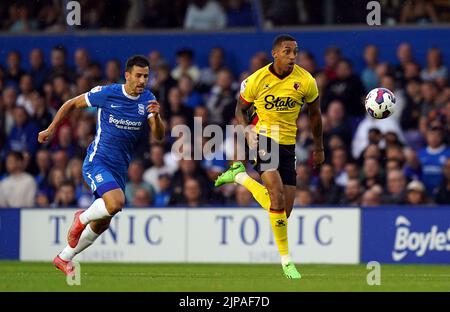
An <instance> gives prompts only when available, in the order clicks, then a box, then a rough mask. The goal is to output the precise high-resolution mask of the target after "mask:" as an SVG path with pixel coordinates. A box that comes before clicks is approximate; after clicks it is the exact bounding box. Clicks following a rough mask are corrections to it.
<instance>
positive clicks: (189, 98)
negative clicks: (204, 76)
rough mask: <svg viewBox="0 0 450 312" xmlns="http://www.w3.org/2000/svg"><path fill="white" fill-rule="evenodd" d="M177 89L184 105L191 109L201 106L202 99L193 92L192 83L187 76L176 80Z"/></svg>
mask: <svg viewBox="0 0 450 312" xmlns="http://www.w3.org/2000/svg"><path fill="white" fill-rule="evenodd" d="M178 88H179V89H180V91H181V94H182V97H183V104H184V105H186V106H187V107H190V108H192V109H195V108H196V107H198V106H200V105H203V99H202V97H201V95H200V94H199V93H198V92H197V91H195V88H194V81H193V80H192V78H191V77H190V76H189V75H187V74H185V75H182V76H181V77H180V79H179V80H178Z"/></svg>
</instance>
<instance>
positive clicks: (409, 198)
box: [406, 180, 428, 205]
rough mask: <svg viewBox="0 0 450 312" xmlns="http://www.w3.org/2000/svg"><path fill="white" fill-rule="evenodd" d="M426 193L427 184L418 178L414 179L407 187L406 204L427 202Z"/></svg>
mask: <svg viewBox="0 0 450 312" xmlns="http://www.w3.org/2000/svg"><path fill="white" fill-rule="evenodd" d="M427 202H428V201H427V198H426V195H425V186H424V185H423V183H422V182H420V181H418V180H413V181H411V182H409V183H408V186H407V187H406V204H408V205H424V204H427Z"/></svg>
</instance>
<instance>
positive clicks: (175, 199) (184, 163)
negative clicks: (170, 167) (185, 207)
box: [170, 159, 212, 204]
mask: <svg viewBox="0 0 450 312" xmlns="http://www.w3.org/2000/svg"><path fill="white" fill-rule="evenodd" d="M188 178H192V179H195V180H196V181H198V182H199V183H200V186H201V189H202V192H203V197H204V198H205V199H207V198H208V199H209V198H211V196H210V194H211V193H212V189H211V185H212V184H211V183H210V181H209V179H208V176H207V174H206V172H205V171H204V170H203V168H202V167H201V166H199V164H198V162H197V161H196V160H193V159H181V160H180V161H179V169H178V170H177V171H176V172H175V174H174V175H173V178H172V182H173V183H172V188H173V193H172V198H171V200H170V202H171V204H173V203H180V202H181V201H182V196H183V185H184V182H185V181H186V180H187V179H188Z"/></svg>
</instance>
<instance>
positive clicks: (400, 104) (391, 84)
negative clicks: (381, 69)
mask: <svg viewBox="0 0 450 312" xmlns="http://www.w3.org/2000/svg"><path fill="white" fill-rule="evenodd" d="M380 86H381V87H382V88H386V89H388V90H391V91H392V92H393V93H394V94H395V111H394V113H393V114H392V116H391V118H392V117H393V118H395V119H397V121H400V120H401V117H402V112H403V109H404V108H405V94H404V93H405V92H404V90H403V89H400V88H398V87H397V84H396V82H395V78H394V76H391V75H384V76H383V77H381V80H380Z"/></svg>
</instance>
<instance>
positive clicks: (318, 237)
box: [0, 206, 450, 264]
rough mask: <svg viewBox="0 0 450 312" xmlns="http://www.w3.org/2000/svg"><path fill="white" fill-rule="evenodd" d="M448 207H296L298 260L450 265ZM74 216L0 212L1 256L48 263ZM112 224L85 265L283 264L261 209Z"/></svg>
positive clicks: (136, 216) (129, 213)
mask: <svg viewBox="0 0 450 312" xmlns="http://www.w3.org/2000/svg"><path fill="white" fill-rule="evenodd" d="M449 208H450V207H449V206H441V207H438V208H431V207H414V208H412V207H398V206H397V207H395V206H394V207H391V206H383V207H370V208H361V209H360V208H309V209H305V208H302V209H297V210H296V211H295V212H294V213H293V214H292V215H291V217H290V227H289V231H290V233H289V237H290V246H291V251H292V254H293V258H294V260H295V261H297V262H299V263H348V264H355V263H360V262H361V263H367V262H369V261H379V262H381V263H441V264H450V223H449V220H450V210H449ZM72 215H73V210H71V209H57V210H55V209H41V208H40V209H2V210H0V259H20V260H30V261H50V260H51V259H52V257H53V256H54V254H56V253H57V252H58V251H60V249H62V247H63V246H64V244H65V234H66V232H67V229H68V227H69V226H70V222H71V220H72ZM113 220H114V221H113V222H112V227H111V229H110V230H109V231H108V232H105V234H104V235H103V236H102V238H101V239H100V240H99V241H98V242H96V244H95V245H93V246H92V247H91V248H89V249H87V250H86V252H84V253H83V254H81V255H80V256H79V257H80V258H78V259H79V260H80V261H104V262H174V263H175V262H194V263H200V262H210V263H276V262H278V257H279V256H278V254H277V252H276V248H275V246H274V243H273V238H272V234H271V231H270V229H269V222H267V215H266V213H265V212H264V211H263V210H262V209H258V208H232V207H231V208H198V209H193V208H154V209H153V208H152V209H126V210H124V211H123V212H122V213H121V214H120V215H118V216H116V218H114V219H113ZM199 227H202V228H203V229H202V231H199V230H198V229H199ZM204 233H209V234H208V235H207V236H205V235H203V234H204Z"/></svg>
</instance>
